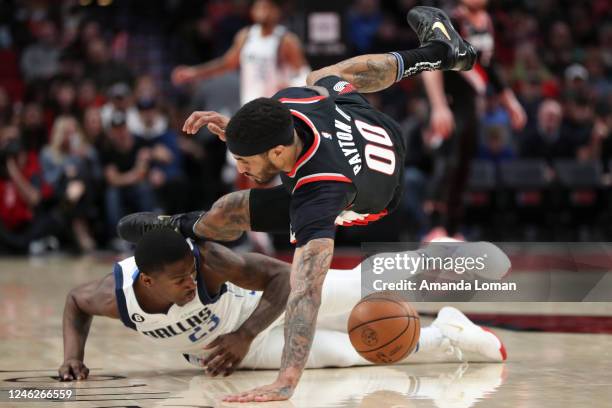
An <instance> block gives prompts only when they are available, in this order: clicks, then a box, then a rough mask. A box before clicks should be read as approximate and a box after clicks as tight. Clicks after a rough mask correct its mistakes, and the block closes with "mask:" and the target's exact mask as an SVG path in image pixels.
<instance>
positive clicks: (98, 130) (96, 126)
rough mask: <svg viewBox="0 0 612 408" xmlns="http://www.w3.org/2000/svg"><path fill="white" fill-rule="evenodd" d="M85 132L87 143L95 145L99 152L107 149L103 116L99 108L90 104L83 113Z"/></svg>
mask: <svg viewBox="0 0 612 408" xmlns="http://www.w3.org/2000/svg"><path fill="white" fill-rule="evenodd" d="M83 134H84V136H85V140H87V143H89V144H90V145H92V146H94V147H95V148H96V150H97V151H98V152H101V151H103V150H104V149H105V146H106V144H107V143H108V140H107V138H106V135H105V132H104V127H103V126H102V116H101V115H100V109H99V108H97V107H95V106H90V107H89V108H87V109H86V110H85V113H84V114H83Z"/></svg>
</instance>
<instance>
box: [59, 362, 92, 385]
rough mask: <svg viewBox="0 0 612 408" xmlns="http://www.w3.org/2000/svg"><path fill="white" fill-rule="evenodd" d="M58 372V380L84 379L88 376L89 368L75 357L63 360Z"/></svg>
mask: <svg viewBox="0 0 612 408" xmlns="http://www.w3.org/2000/svg"><path fill="white" fill-rule="evenodd" d="M58 372H59V380H60V381H74V380H86V379H87V377H88V376H89V368H87V366H85V364H83V362H82V361H81V360H77V359H76V358H72V359H69V360H66V361H64V363H63V364H62V365H61V366H60V368H59V370H58Z"/></svg>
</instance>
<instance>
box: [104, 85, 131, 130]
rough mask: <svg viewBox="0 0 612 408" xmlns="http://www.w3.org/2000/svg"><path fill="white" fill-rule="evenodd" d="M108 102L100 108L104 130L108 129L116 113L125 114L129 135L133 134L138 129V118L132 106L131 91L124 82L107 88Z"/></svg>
mask: <svg viewBox="0 0 612 408" xmlns="http://www.w3.org/2000/svg"><path fill="white" fill-rule="evenodd" d="M107 95H108V102H106V103H105V104H104V106H102V108H101V110H100V114H101V115H102V125H103V126H104V128H105V129H108V128H109V127H110V122H111V118H112V116H113V113H114V112H116V111H119V112H124V113H125V114H126V120H127V127H128V130H129V131H130V132H131V133H135V132H137V131H138V130H139V128H140V124H139V123H140V116H139V115H138V109H136V106H134V98H133V97H132V90H131V89H130V87H129V85H128V84H127V83H125V82H119V83H116V84H113V85H112V86H111V87H110V88H108V92H107Z"/></svg>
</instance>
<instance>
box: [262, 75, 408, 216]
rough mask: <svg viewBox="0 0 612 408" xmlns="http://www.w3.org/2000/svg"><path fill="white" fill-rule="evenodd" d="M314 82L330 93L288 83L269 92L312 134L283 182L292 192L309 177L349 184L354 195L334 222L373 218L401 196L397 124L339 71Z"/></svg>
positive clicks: (309, 180)
mask: <svg viewBox="0 0 612 408" xmlns="http://www.w3.org/2000/svg"><path fill="white" fill-rule="evenodd" d="M316 85H318V86H323V87H325V88H327V89H328V90H329V92H330V95H329V96H320V95H319V94H318V93H316V92H315V91H314V90H312V89H309V88H287V89H284V90H282V91H280V92H278V93H277V94H276V95H274V97H273V98H275V99H277V100H278V101H280V102H282V103H284V104H285V105H286V106H287V107H288V108H289V109H290V111H291V114H292V115H293V120H294V123H295V126H296V128H300V127H303V126H306V127H307V128H308V129H309V131H310V133H312V135H313V136H314V137H313V138H312V139H311V140H308V142H309V144H307V145H306V146H305V148H304V151H303V152H302V155H301V156H300V158H299V159H298V161H297V162H296V164H295V166H294V168H293V169H292V170H291V171H290V172H289V173H282V174H281V179H282V181H283V185H284V186H285V188H286V189H287V190H288V191H289V193H290V194H291V195H294V194H295V192H296V191H298V190H299V189H301V188H304V186H306V185H308V184H311V183H317V182H323V181H327V182H329V181H332V182H337V183H347V184H351V185H352V186H353V187H354V188H353V191H354V196H353V197H352V198H351V200H350V201H349V205H348V207H347V208H345V210H344V211H342V212H341V213H340V214H339V215H338V217H337V218H336V225H342V226H350V225H364V224H367V223H368V222H370V221H374V220H377V219H379V218H380V217H382V216H384V215H385V214H387V212H388V211H390V210H391V209H392V208H389V206H390V203H392V202H393V203H392V206H393V207H394V206H395V204H396V203H397V201H398V199H399V198H398V197H399V192H400V190H401V185H402V182H401V177H402V174H403V164H404V155H405V145H404V140H403V138H402V134H401V130H400V128H399V125H398V124H397V123H396V122H395V121H394V120H393V119H391V118H389V117H388V116H387V115H385V114H383V113H381V112H379V111H377V110H376V109H374V108H373V107H372V106H371V105H370V104H369V103H368V102H367V100H366V99H365V98H364V97H363V96H362V95H360V94H359V93H358V92H355V90H354V87H353V86H352V85H351V84H350V83H348V82H346V81H344V80H342V79H341V78H339V77H327V78H324V79H322V80H320V81H318V82H317V84H316ZM309 187H310V186H309Z"/></svg>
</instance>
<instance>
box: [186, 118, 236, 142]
mask: <svg viewBox="0 0 612 408" xmlns="http://www.w3.org/2000/svg"><path fill="white" fill-rule="evenodd" d="M228 123H229V118H228V117H227V116H224V115H221V114H220V113H219V112H214V111H195V112H193V113H192V114H191V115H189V117H188V118H187V120H186V121H185V124H184V125H183V132H185V133H187V134H190V135H195V134H196V133H197V132H198V130H200V128H202V126H204V125H207V126H208V130H210V131H211V132H212V133H214V134H215V135H217V136H219V139H221V140H223V141H224V142H225V128H227V124H228Z"/></svg>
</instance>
